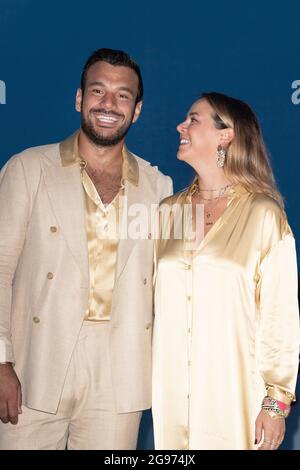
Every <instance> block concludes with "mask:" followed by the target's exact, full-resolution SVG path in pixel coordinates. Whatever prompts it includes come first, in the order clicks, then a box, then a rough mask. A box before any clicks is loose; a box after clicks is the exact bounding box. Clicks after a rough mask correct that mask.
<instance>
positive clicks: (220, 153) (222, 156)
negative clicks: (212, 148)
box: [217, 145, 226, 168]
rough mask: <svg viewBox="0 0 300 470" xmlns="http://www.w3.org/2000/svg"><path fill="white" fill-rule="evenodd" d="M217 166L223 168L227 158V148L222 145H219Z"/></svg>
mask: <svg viewBox="0 0 300 470" xmlns="http://www.w3.org/2000/svg"><path fill="white" fill-rule="evenodd" d="M217 155H218V156H217V167H218V168H222V167H223V166H224V163H225V158H226V150H225V148H224V147H222V145H218V149H217Z"/></svg>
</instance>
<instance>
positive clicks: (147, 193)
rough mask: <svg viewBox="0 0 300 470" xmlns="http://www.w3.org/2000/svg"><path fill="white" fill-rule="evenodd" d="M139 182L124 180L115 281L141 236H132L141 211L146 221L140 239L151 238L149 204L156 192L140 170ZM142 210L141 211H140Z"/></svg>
mask: <svg viewBox="0 0 300 470" xmlns="http://www.w3.org/2000/svg"><path fill="white" fill-rule="evenodd" d="M140 173H141V175H140V178H139V184H138V186H135V185H133V184H131V183H130V182H128V181H126V182H125V193H124V196H125V197H124V204H123V210H122V226H123V227H122V229H121V238H120V241H119V245H118V253H117V266H116V283H117V281H118V279H119V277H120V275H121V274H122V272H123V270H124V269H125V267H126V264H127V261H128V259H129V257H130V255H131V253H132V250H133V249H134V247H135V246H136V245H137V244H138V243H139V241H140V240H141V238H139V239H135V238H134V237H132V236H131V235H132V232H134V226H133V225H132V224H134V221H137V220H138V217H139V216H140V214H142V213H143V215H144V217H142V220H143V221H145V218H146V220H147V223H146V224H144V227H143V230H144V235H143V237H142V239H146V240H147V239H148V238H151V234H150V231H151V229H150V227H151V225H150V215H151V204H155V202H156V194H155V193H154V191H153V189H152V187H151V185H150V184H149V181H147V179H146V178H143V175H142V171H141V172H140ZM149 179H151V178H149ZM136 204H139V206H135V207H136V209H137V212H136V213H134V211H133V212H131V210H132V209H133V205H136ZM141 211H142V212H141Z"/></svg>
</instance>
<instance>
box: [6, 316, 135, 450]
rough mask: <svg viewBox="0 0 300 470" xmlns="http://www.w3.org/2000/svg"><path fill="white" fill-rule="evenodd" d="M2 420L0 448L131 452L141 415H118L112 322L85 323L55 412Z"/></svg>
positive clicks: (26, 411) (25, 412) (27, 411)
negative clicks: (14, 421) (111, 350)
mask: <svg viewBox="0 0 300 470" xmlns="http://www.w3.org/2000/svg"><path fill="white" fill-rule="evenodd" d="M22 410H23V413H22V414H21V415H19V422H18V424H17V425H12V424H10V423H7V424H3V423H2V422H0V449H1V450H5V449H6V450H21V449H25V450H29V449H32V450H63V449H65V448H68V449H73V450H88V449H104V450H118V449H120V450H123V449H128V450H133V449H135V448H136V443H137V437H138V430H139V425H140V419H141V414H142V413H141V412H139V411H137V412H134V413H123V414H118V413H116V411H115V409H114V397H113V389H112V380H111V372H110V361H109V324H108V323H107V322H101V323H93V322H84V323H83V326H82V330H81V333H80V336H79V339H78V342H77V345H76V347H75V350H74V354H73V356H72V360H71V362H70V366H69V369H68V372H67V377H66V381H65V385H64V388H63V392H62V397H61V400H60V403H59V407H58V411H57V413H56V414H49V413H45V412H42V411H36V410H33V409H29V408H27V407H25V406H23V407H22Z"/></svg>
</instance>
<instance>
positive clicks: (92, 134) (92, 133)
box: [81, 109, 134, 147]
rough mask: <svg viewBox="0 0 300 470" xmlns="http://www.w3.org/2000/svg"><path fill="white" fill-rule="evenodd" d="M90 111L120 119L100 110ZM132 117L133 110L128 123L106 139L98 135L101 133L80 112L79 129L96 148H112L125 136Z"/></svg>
mask: <svg viewBox="0 0 300 470" xmlns="http://www.w3.org/2000/svg"><path fill="white" fill-rule="evenodd" d="M92 111H94V112H101V113H102V114H107V115H108V116H109V115H115V116H119V117H120V114H117V113H111V112H110V113H108V112H107V111H104V110H102V109H99V110H98V109H95V110H92ZM133 115H134V110H133V113H132V116H131V119H130V121H129V122H127V123H124V124H123V126H121V127H120V128H119V129H118V130H117V131H116V132H115V134H113V135H111V136H109V137H108V136H104V135H101V134H100V132H101V131H97V130H96V129H95V128H94V126H93V124H92V122H91V120H90V119H86V118H85V116H84V114H83V112H82V110H81V129H82V131H83V132H84V133H85V135H86V136H87V137H88V139H90V140H91V141H92V142H93V143H94V144H95V145H96V146H97V147H113V146H114V145H117V144H118V143H119V142H121V141H122V140H123V139H124V137H125V136H126V134H127V132H128V131H129V129H130V126H131V124H132V119H133Z"/></svg>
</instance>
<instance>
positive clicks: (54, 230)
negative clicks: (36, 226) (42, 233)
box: [50, 225, 57, 233]
mask: <svg viewBox="0 0 300 470" xmlns="http://www.w3.org/2000/svg"><path fill="white" fill-rule="evenodd" d="M50 231H51V232H52V233H55V232H57V227H55V226H54V225H52V226H51V227H50Z"/></svg>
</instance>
